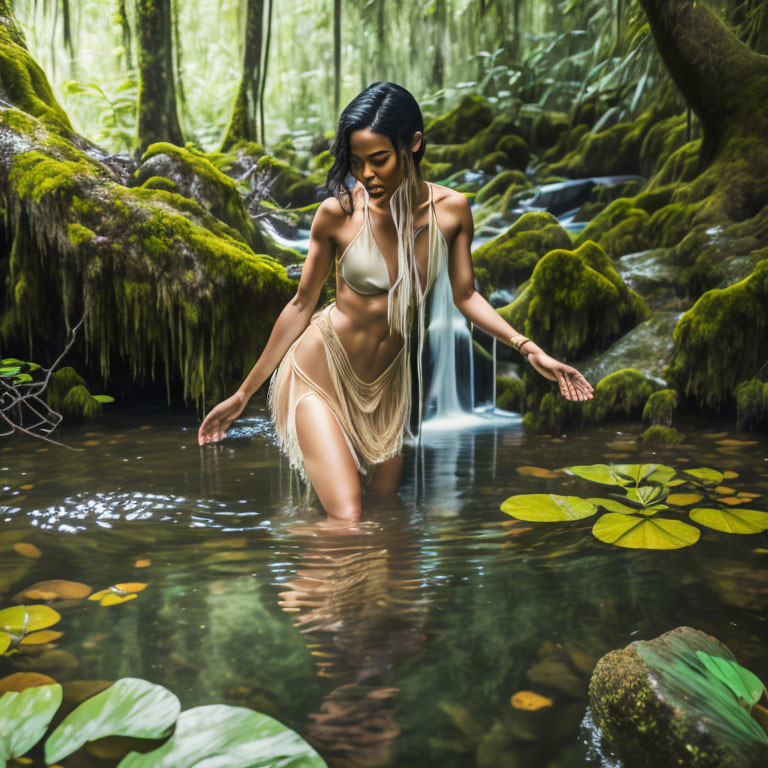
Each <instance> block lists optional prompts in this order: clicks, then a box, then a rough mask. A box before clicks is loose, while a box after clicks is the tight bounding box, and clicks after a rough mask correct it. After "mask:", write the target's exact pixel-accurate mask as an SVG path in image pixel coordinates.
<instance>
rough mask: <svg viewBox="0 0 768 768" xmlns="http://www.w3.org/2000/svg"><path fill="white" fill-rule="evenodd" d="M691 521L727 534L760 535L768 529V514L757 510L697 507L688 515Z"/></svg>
mask: <svg viewBox="0 0 768 768" xmlns="http://www.w3.org/2000/svg"><path fill="white" fill-rule="evenodd" d="M688 515H689V517H690V518H691V520H693V521H694V522H696V523H699V525H706V526H707V528H714V529H715V530H716V531H724V532H725V533H760V531H764V530H766V529H768V512H760V511H759V510H757V509H706V508H704V507H696V509H692V510H691V511H690V512H689V513H688Z"/></svg>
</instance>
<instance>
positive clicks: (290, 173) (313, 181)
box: [256, 155, 325, 206]
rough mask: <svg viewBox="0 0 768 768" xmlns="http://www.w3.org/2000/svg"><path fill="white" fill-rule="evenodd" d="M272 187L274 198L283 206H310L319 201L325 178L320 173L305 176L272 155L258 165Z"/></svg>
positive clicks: (261, 159)
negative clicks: (318, 197)
mask: <svg viewBox="0 0 768 768" xmlns="http://www.w3.org/2000/svg"><path fill="white" fill-rule="evenodd" d="M256 168H257V170H258V171H259V173H262V174H264V176H265V177H266V178H267V180H268V183H269V185H270V191H271V194H272V197H274V199H275V200H277V202H278V203H280V204H281V205H299V206H301V205H309V204H310V203H313V202H315V201H316V200H317V196H318V193H319V189H320V188H321V187H323V186H324V184H325V176H323V175H322V174H319V173H311V174H309V175H304V174H303V173H302V172H301V171H298V170H296V169H295V168H293V167H292V166H291V165H289V164H288V163H286V162H284V161H282V160H279V159H278V158H276V157H272V156H271V155H264V157H262V158H260V159H259V162H258V163H257V164H256Z"/></svg>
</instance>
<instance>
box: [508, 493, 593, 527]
mask: <svg viewBox="0 0 768 768" xmlns="http://www.w3.org/2000/svg"><path fill="white" fill-rule="evenodd" d="M501 511H502V512H506V513H507V514H508V515H511V516H512V517H516V518H517V519H518V520H528V521H529V522H558V521H563V520H580V519H581V518H583V517H589V516H590V515H594V514H595V512H596V511H597V509H596V508H595V505H594V504H590V503H589V502H588V501H585V500H584V499H581V498H579V497H578V496H559V495H558V494H555V493H524V494H521V495H519V496H510V497H509V498H508V499H507V500H506V501H504V502H503V503H502V505H501Z"/></svg>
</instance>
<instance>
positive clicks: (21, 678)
mask: <svg viewBox="0 0 768 768" xmlns="http://www.w3.org/2000/svg"><path fill="white" fill-rule="evenodd" d="M41 685H56V681H55V680H54V679H53V678H52V677H48V675H41V674H40V673H39V672H14V673H13V674H12V675H8V676H7V677H3V678H0V693H7V692H8V691H14V692H15V693H18V692H19V691H26V690H27V688H37V687H38V686H41Z"/></svg>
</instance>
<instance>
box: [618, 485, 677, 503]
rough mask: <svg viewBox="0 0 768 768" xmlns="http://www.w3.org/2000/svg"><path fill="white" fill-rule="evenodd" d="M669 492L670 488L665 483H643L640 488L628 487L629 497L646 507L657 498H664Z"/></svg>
mask: <svg viewBox="0 0 768 768" xmlns="http://www.w3.org/2000/svg"><path fill="white" fill-rule="evenodd" d="M668 493H669V488H667V487H666V486H665V485H641V486H640V487H639V488H627V498H628V499H629V500H630V501H635V502H637V503H638V504H642V505H643V506H644V507H645V506H648V505H649V504H652V503H653V502H654V501H656V500H657V499H661V498H664V497H665V496H666V495H667V494H668Z"/></svg>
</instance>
